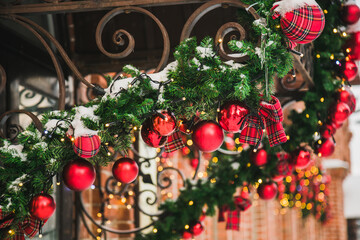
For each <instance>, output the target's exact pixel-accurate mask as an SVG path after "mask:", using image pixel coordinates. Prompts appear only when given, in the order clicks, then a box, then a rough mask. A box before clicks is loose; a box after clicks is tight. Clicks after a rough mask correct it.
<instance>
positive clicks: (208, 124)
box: [192, 120, 224, 152]
mask: <svg viewBox="0 0 360 240" xmlns="http://www.w3.org/2000/svg"><path fill="white" fill-rule="evenodd" d="M192 140H193V142H194V144H195V146H197V147H198V148H199V150H200V151H203V152H213V151H215V150H217V149H218V148H219V147H220V146H221V145H222V143H223V141H224V132H223V129H222V128H221V127H220V125H219V124H218V123H217V122H214V121H211V120H209V121H201V122H199V123H197V124H196V125H195V126H194V131H193V133H192Z"/></svg>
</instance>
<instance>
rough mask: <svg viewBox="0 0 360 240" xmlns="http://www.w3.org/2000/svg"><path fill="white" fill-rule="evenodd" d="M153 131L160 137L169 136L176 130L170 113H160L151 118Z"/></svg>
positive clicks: (173, 117)
mask: <svg viewBox="0 0 360 240" xmlns="http://www.w3.org/2000/svg"><path fill="white" fill-rule="evenodd" d="M151 120H152V128H153V130H154V131H155V132H156V133H157V134H159V135H160V136H169V135H171V134H172V133H173V132H174V131H175V129H176V119H175V116H174V115H173V114H172V113H169V112H167V111H162V112H161V113H157V114H155V115H154V116H152V118H151Z"/></svg>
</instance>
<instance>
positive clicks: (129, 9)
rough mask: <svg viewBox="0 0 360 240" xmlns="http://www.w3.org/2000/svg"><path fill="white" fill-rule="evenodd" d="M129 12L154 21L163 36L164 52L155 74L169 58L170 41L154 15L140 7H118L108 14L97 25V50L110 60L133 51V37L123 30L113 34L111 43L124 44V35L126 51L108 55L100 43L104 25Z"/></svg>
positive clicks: (125, 55) (122, 56)
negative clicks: (124, 37)
mask: <svg viewBox="0 0 360 240" xmlns="http://www.w3.org/2000/svg"><path fill="white" fill-rule="evenodd" d="M130 12H138V13H142V14H145V15H147V16H149V17H150V18H151V19H152V20H154V22H155V23H156V24H157V25H158V27H159V28H160V31H161V33H162V36H163V41H164V50H163V53H162V56H161V60H160V63H159V65H158V66H157V67H156V69H155V72H158V71H160V70H161V69H162V68H164V67H165V64H166V63H167V60H168V58H169V53H170V40H169V35H168V33H167V31H166V29H165V27H164V25H163V24H162V23H161V22H160V20H159V19H158V18H157V17H155V15H154V14H152V13H151V12H149V11H147V10H145V9H143V8H140V7H120V8H116V9H114V10H112V11H110V12H108V13H107V14H106V15H105V16H104V17H103V18H102V19H101V20H100V22H99V24H98V25H97V28H96V35H95V36H96V44H97V46H98V48H99V50H100V51H101V52H102V53H103V54H105V55H106V56H108V57H111V58H124V57H127V56H128V55H129V54H130V53H131V52H132V51H133V50H134V47H135V40H134V37H133V36H132V35H131V34H130V33H129V32H127V31H125V30H124V29H119V30H117V31H115V33H114V34H113V42H114V43H115V44H117V45H122V44H123V43H124V39H123V36H124V35H125V36H126V37H127V38H128V40H129V44H128V46H127V47H126V49H125V50H124V51H122V52H120V53H110V52H108V51H106V50H105V48H104V46H103V43H102V39H101V35H102V32H103V30H104V27H105V25H106V24H107V23H108V22H109V21H110V20H111V19H112V18H114V17H115V16H117V15H119V14H122V13H130Z"/></svg>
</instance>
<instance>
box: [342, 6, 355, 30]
mask: <svg viewBox="0 0 360 240" xmlns="http://www.w3.org/2000/svg"><path fill="white" fill-rule="evenodd" d="M359 18H360V8H359V7H358V6H357V5H356V4H349V5H345V6H344V7H343V8H342V9H341V19H342V20H343V21H344V22H345V23H346V24H348V25H351V24H354V23H356V22H357V21H358V20H359Z"/></svg>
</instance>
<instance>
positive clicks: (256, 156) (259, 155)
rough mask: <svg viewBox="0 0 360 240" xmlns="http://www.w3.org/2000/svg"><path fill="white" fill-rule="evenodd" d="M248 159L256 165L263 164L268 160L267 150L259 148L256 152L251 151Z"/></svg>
mask: <svg viewBox="0 0 360 240" xmlns="http://www.w3.org/2000/svg"><path fill="white" fill-rule="evenodd" d="M250 160H251V162H252V163H253V164H254V165H256V166H258V167H261V166H264V165H265V164H266V163H267V161H268V155H267V152H266V151H265V149H259V150H257V151H256V152H251V153H250Z"/></svg>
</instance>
